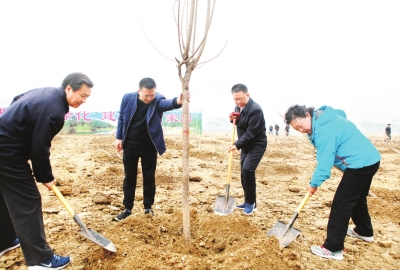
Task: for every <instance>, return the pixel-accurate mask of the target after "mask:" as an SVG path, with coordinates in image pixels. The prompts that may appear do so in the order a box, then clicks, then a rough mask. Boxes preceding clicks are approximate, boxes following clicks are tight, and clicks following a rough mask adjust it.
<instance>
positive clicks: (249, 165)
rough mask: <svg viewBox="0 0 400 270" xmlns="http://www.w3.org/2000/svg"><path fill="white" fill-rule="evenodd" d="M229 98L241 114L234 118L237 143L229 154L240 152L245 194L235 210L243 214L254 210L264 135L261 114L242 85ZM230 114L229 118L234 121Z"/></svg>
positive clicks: (261, 111) (265, 135) (265, 146)
mask: <svg viewBox="0 0 400 270" xmlns="http://www.w3.org/2000/svg"><path fill="white" fill-rule="evenodd" d="M232 97H233V100H234V101H235V103H236V107H235V111H240V117H239V119H237V121H236V124H237V134H238V140H237V141H236V142H235V143H234V144H233V145H232V146H231V147H230V148H229V150H228V151H235V150H240V149H241V153H240V168H241V181H242V187H243V191H244V203H243V204H240V205H237V206H236V208H238V209H243V213H244V214H245V215H251V214H252V213H253V211H255V210H257V202H256V169H257V167H258V164H259V163H260V161H261V159H262V157H263V156H264V153H265V150H266V149H267V134H266V128H265V120H264V113H263V110H262V109H261V107H260V105H258V104H257V103H256V102H255V101H254V100H253V99H252V98H250V94H249V93H248V90H247V87H246V86H245V85H244V84H236V85H234V86H233V87H232ZM236 118H237V117H236V116H233V115H232V113H231V114H230V115H229V119H230V121H231V122H232V121H233V119H236Z"/></svg>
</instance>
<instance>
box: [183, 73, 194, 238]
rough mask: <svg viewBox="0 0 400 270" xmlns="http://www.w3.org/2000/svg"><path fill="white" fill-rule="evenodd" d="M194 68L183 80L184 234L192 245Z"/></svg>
mask: <svg viewBox="0 0 400 270" xmlns="http://www.w3.org/2000/svg"><path fill="white" fill-rule="evenodd" d="M191 75H192V69H191V68H190V67H188V66H186V71H185V77H184V78H183V82H182V93H183V105H182V188H183V192H182V209H183V211H182V212H183V235H184V238H185V243H186V244H187V245H190V209H189V120H190V114H189V102H187V95H188V93H189V82H190V77H191Z"/></svg>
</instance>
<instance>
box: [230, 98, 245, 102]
mask: <svg viewBox="0 0 400 270" xmlns="http://www.w3.org/2000/svg"><path fill="white" fill-rule="evenodd" d="M245 99H246V97H240V98H234V99H233V100H234V101H235V102H236V101H243V100H245Z"/></svg>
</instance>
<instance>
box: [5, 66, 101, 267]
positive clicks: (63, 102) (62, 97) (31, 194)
mask: <svg viewBox="0 0 400 270" xmlns="http://www.w3.org/2000/svg"><path fill="white" fill-rule="evenodd" d="M92 87H93V83H92V81H91V80H90V79H89V78H88V77H87V76H86V75H84V74H82V73H72V74H70V75H68V76H67V77H65V79H64V81H63V83H62V86H61V87H59V88H55V87H45V88H36V89H33V90H31V91H29V92H26V93H24V94H21V95H19V96H16V97H15V98H14V100H13V102H12V103H11V105H10V107H8V109H7V110H6V112H5V113H3V114H2V115H1V116H0V148H1V151H0V256H1V255H3V254H4V253H5V252H7V251H9V250H12V249H14V248H16V247H18V246H19V244H20V245H21V248H22V253H23V254H24V257H25V263H26V264H27V265H28V269H30V268H32V267H33V269H45V268H49V269H52V268H53V269H54V268H56V269H62V268H64V267H66V266H67V265H68V264H69V263H70V257H69V256H67V257H62V256H58V255H56V254H54V252H53V251H52V250H51V248H50V247H49V246H48V245H47V242H46V236H45V233H44V226H43V216H42V201H41V197H40V193H39V190H38V188H37V186H36V182H41V183H42V184H43V185H44V186H45V187H46V188H48V189H49V190H51V189H52V186H53V185H54V184H55V183H56V181H55V180H54V176H53V173H52V169H51V165H50V159H49V158H50V148H51V141H52V139H53V137H54V136H55V135H56V134H57V133H58V132H60V130H61V128H62V127H63V125H64V117H65V114H66V113H67V112H68V111H69V106H71V107H74V108H78V107H79V106H80V105H81V104H82V103H85V102H86V99H87V98H88V97H89V96H90V93H91V88H92ZM29 160H30V161H31V164H32V168H31V166H30V165H29V163H28V161H29ZM32 173H33V174H32ZM35 180H36V182H35Z"/></svg>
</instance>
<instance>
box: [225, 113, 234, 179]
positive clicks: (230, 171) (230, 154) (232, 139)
mask: <svg viewBox="0 0 400 270" xmlns="http://www.w3.org/2000/svg"><path fill="white" fill-rule="evenodd" d="M235 127H236V119H233V125H232V138H231V146H232V145H233V142H234V141H235V131H236V129H235ZM232 157H233V150H232V151H230V152H229V163H228V177H227V178H228V179H227V182H228V184H230V183H231V175H232Z"/></svg>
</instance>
